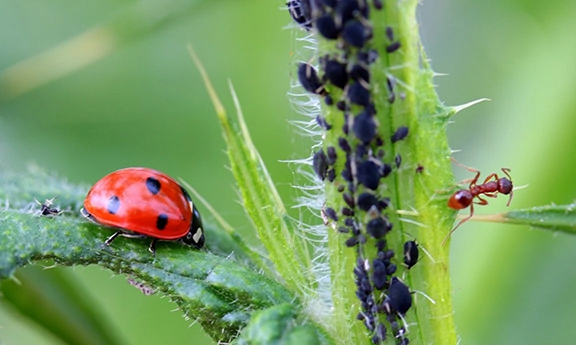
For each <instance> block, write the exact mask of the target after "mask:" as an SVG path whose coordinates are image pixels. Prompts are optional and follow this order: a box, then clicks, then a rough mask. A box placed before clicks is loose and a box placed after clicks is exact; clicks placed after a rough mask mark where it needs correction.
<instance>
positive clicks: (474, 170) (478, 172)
mask: <svg viewBox="0 0 576 345" xmlns="http://www.w3.org/2000/svg"><path fill="white" fill-rule="evenodd" d="M450 159H451V160H452V162H454V164H456V165H459V166H461V167H462V168H464V169H466V170H468V171H470V172H473V173H476V176H474V177H473V178H472V179H471V180H470V186H469V187H472V186H475V185H476V182H478V179H479V178H480V170H477V169H474V168H471V167H468V166H466V165H464V164H462V163H460V162H458V161H457V160H456V158H454V157H450ZM464 181H468V180H464Z"/></svg>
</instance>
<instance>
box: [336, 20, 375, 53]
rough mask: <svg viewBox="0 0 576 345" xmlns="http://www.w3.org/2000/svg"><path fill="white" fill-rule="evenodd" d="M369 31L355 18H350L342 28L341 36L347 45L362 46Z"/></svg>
mask: <svg viewBox="0 0 576 345" xmlns="http://www.w3.org/2000/svg"><path fill="white" fill-rule="evenodd" d="M368 36H369V31H368V30H367V29H366V27H365V26H364V25H363V24H362V23H360V22H359V21H357V20H351V21H349V22H348V23H346V25H344V29H342V38H343V39H344V41H346V43H348V44H349V45H351V46H353V47H356V48H362V47H364V45H365V44H366V41H367V40H368Z"/></svg>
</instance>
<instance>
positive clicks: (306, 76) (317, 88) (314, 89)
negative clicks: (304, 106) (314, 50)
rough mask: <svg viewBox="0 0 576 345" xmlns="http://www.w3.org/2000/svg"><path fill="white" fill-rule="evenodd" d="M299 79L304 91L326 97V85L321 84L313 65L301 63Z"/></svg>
mask: <svg viewBox="0 0 576 345" xmlns="http://www.w3.org/2000/svg"><path fill="white" fill-rule="evenodd" d="M298 79H299V80H300V84H302V87H303V88H304V90H306V91H308V92H311V93H315V94H318V95H322V96H324V95H326V90H325V89H324V85H322V83H321V82H320V79H319V78H318V74H317V73H316V70H315V69H314V67H312V65H310V64H307V63H301V64H300V66H298Z"/></svg>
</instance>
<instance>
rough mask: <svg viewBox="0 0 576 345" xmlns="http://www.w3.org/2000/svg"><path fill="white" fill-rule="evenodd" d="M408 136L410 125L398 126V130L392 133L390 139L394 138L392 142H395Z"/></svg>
mask: <svg viewBox="0 0 576 345" xmlns="http://www.w3.org/2000/svg"><path fill="white" fill-rule="evenodd" d="M406 136H408V127H406V126H400V127H398V129H397V130H396V132H394V134H393V135H392V138H390V140H392V143H395V142H397V141H399V140H402V139H404V138H406Z"/></svg>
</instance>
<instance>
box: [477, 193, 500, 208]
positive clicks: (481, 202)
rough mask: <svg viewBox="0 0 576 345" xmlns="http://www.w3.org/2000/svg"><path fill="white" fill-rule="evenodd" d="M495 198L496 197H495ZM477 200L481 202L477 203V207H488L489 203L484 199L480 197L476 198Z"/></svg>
mask: <svg viewBox="0 0 576 345" xmlns="http://www.w3.org/2000/svg"><path fill="white" fill-rule="evenodd" d="M493 197H496V196H495V195H494V196H493ZM476 198H478V200H480V201H479V202H475V204H476V205H482V206H484V205H488V201H486V200H484V199H482V198H481V197H480V196H476Z"/></svg>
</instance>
